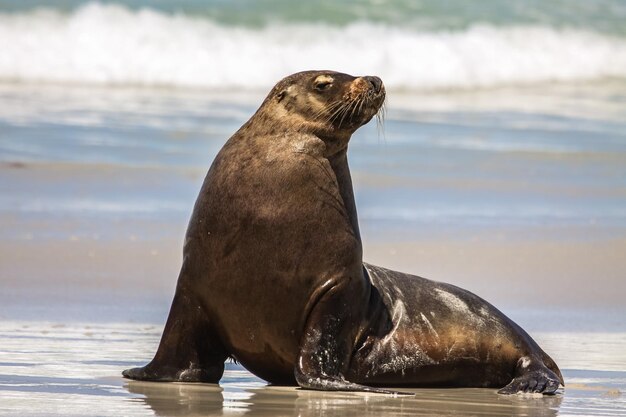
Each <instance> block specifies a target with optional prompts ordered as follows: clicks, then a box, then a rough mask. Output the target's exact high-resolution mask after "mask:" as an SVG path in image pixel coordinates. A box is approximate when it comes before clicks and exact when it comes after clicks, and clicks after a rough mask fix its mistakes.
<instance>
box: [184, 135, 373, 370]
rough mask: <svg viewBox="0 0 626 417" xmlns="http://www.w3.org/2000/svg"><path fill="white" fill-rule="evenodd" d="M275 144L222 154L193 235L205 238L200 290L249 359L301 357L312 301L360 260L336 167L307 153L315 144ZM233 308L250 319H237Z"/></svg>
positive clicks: (259, 143) (202, 198)
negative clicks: (326, 284)
mask: <svg viewBox="0 0 626 417" xmlns="http://www.w3.org/2000/svg"><path fill="white" fill-rule="evenodd" d="M271 139H272V140H274V142H272V143H270V144H268V143H263V142H262V141H260V140H257V141H256V142H255V143H252V144H248V146H245V147H242V146H239V144H235V145H230V146H229V147H225V149H224V150H223V151H222V153H221V154H220V155H218V157H217V158H216V163H215V164H214V166H213V167H212V168H211V171H210V172H209V175H208V176H207V179H206V181H205V184H204V186H203V190H202V192H201V196H200V197H199V201H198V203H197V205H196V209H195V212H194V219H192V221H193V222H194V227H195V228H196V230H195V231H194V232H193V235H200V236H202V239H201V242H199V243H201V244H202V245H203V253H205V256H206V258H207V259H206V264H207V272H206V276H207V277H208V279H207V280H204V281H203V282H202V285H203V286H205V288H204V291H205V293H206V297H205V299H206V300H207V303H208V308H209V309H210V310H211V311H212V313H213V314H215V315H216V316H218V317H220V322H221V323H222V332H223V337H224V339H225V340H228V341H230V343H229V344H230V345H231V346H234V347H236V348H239V349H241V350H242V351H245V352H246V353H247V354H256V353H258V354H259V355H260V356H263V357H272V355H278V356H282V357H292V356H293V358H295V355H296V354H297V350H298V343H299V340H300V337H301V332H302V328H303V326H304V317H303V314H304V310H305V306H307V304H308V302H309V300H310V298H311V297H312V294H313V293H314V292H315V290H316V288H318V287H319V286H320V285H322V284H323V283H324V282H326V280H327V279H328V277H329V276H331V275H333V274H336V273H337V271H338V270H340V269H341V268H345V265H346V264H352V263H354V259H355V258H357V257H358V258H359V259H360V255H361V247H360V242H359V240H358V238H357V237H356V234H355V233H354V230H352V226H351V223H350V218H349V215H348V213H347V210H346V208H345V205H344V202H343V200H342V198H341V194H340V192H339V185H338V182H337V178H336V176H335V174H334V171H333V169H332V168H331V166H330V164H329V163H328V161H327V160H325V159H324V158H323V157H321V156H320V155H319V154H316V153H315V148H311V146H315V145H316V143H315V142H314V141H311V140H307V138H301V139H300V140H293V138H290V137H278V138H271ZM267 140H270V138H267ZM191 227H192V226H191V224H190V229H191ZM237 308H239V309H242V310H243V309H245V310H246V312H247V314H246V315H245V316H243V315H241V314H232V312H233V310H234V309H237ZM235 350H236V349H235ZM268 351H269V352H268Z"/></svg>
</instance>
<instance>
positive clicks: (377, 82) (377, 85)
mask: <svg viewBox="0 0 626 417" xmlns="http://www.w3.org/2000/svg"><path fill="white" fill-rule="evenodd" d="M363 78H365V79H366V80H367V81H369V83H370V84H371V85H372V88H373V89H374V91H375V92H377V93H379V92H380V89H381V87H382V86H383V81H382V80H381V79H380V78H378V77H371V76H367V77H363Z"/></svg>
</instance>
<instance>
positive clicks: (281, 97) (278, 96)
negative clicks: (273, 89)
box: [276, 90, 287, 103]
mask: <svg viewBox="0 0 626 417" xmlns="http://www.w3.org/2000/svg"><path fill="white" fill-rule="evenodd" d="M286 95H287V90H283V91H281V92H280V93H278V94H276V101H277V102H279V103H280V102H281V101H282V99H284V98H285V96H286Z"/></svg>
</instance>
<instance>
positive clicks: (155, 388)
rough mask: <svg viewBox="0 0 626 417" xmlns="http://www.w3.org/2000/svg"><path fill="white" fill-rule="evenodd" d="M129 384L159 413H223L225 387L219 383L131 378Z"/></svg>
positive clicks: (131, 389) (193, 414)
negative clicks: (191, 382)
mask: <svg viewBox="0 0 626 417" xmlns="http://www.w3.org/2000/svg"><path fill="white" fill-rule="evenodd" d="M126 388H127V389H128V391H129V392H131V393H133V394H141V395H143V396H144V398H141V400H143V401H144V402H145V403H146V405H147V406H148V407H150V408H151V409H152V410H153V411H154V413H155V414H156V415H157V416H207V415H211V416H220V415H223V413H222V409H223V405H224V396H223V395H222V391H223V389H222V388H221V387H220V386H219V385H217V384H215V385H214V384H182V383H163V382H143V381H129V382H128V383H127V384H126Z"/></svg>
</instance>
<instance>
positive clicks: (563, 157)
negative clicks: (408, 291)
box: [0, 0, 626, 416]
mask: <svg viewBox="0 0 626 417" xmlns="http://www.w3.org/2000/svg"><path fill="white" fill-rule="evenodd" d="M624 22H626V1H624V0H595V1H583V0H551V1H539V0H518V1H505V0H480V1H468V0H446V1H442V0H415V1H409V0H398V1H385V0H371V1H364V0H346V1H330V0H328V1H316V2H295V1H288V0H258V1H252V0H247V1H246V0H232V1H227V0H206V1H200V0H180V1H173V0H172V1H166V0H153V1H147V0H146V1H132V0H131V1H101V2H93V1H78V0H56V1H31V0H22V1H17V0H15V1H9V0H0V397H2V401H0V415H107V414H109V415H110V414H112V413H113V414H116V415H154V414H158V415H200V414H201V415H207V414H211V413H212V412H216V413H218V414H220V413H221V412H223V413H224V414H225V415H228V413H229V412H233V413H238V412H241V411H242V410H243V411H246V410H247V411H248V412H250V413H252V414H255V413H256V414H257V415H276V412H277V411H276V410H282V411H281V412H283V414H284V415H292V414H294V412H295V411H297V413H296V414H301V415H311V414H313V415H317V414H316V413H317V412H318V411H319V410H320V409H321V408H320V407H325V408H324V410H338V412H339V413H341V414H342V415H345V413H348V412H353V413H355V414H354V415H368V414H367V413H370V414H369V415H381V413H383V412H387V413H388V414H389V415H392V414H393V412H392V411H393V410H396V411H398V410H399V409H395V408H393V407H397V406H398V403H393V402H388V399H386V400H385V402H384V407H383V406H382V405H381V407H382V408H376V407H374V406H372V407H373V408H367V407H366V408H367V409H363V408H359V407H361V406H362V405H363V404H362V402H361V399H360V397H355V398H356V400H355V402H341V401H340V397H332V396H327V395H326V396H325V395H322V394H319V393H316V394H310V396H308V395H309V394H307V393H306V392H305V393H304V394H303V393H302V392H301V391H295V390H291V391H288V392H287V391H280V389H278V391H272V389H276V388H272V387H270V388H268V387H265V386H264V385H263V383H262V381H260V380H258V379H255V378H254V377H252V376H251V375H250V374H248V373H247V372H245V371H244V370H242V369H241V368H237V366H235V365H229V366H231V368H229V373H227V377H226V378H225V380H224V381H223V384H222V387H223V391H220V389H217V388H210V389H209V388H206V387H205V388H206V390H205V388H197V390H196V388H189V386H179V385H176V386H174V387H173V388H172V386H171V384H164V385H160V386H159V387H158V388H155V387H154V386H153V385H150V384H147V385H146V386H143V385H141V384H139V385H137V384H135V385H133V384H132V383H131V384H130V385H128V384H126V385H124V382H123V381H122V380H121V379H120V377H119V371H121V369H124V368H125V367H128V366H131V365H133V366H135V365H140V364H142V363H145V361H147V360H149V359H150V356H151V354H152V353H153V352H154V349H155V348H156V345H157V343H158V338H159V335H160V331H161V329H162V325H163V322H164V320H165V318H166V315H167V312H168V309H169V303H170V301H171V297H172V294H173V291H174V287H175V284H176V277H177V275H178V269H179V266H180V261H181V255H182V253H181V251H182V244H183V243H182V242H183V236H184V233H185V228H186V225H187V222H188V220H189V216H190V214H191V210H192V208H193V203H194V201H195V198H196V196H197V193H198V190H199V188H200V185H201V183H202V180H203V178H204V175H205V174H206V171H207V170H208V168H209V166H210V164H211V162H212V160H213V158H214V156H215V154H216V153H217V152H218V151H219V149H220V148H221V146H222V145H223V143H224V142H225V141H226V140H227V139H228V138H229V137H230V136H231V135H232V134H233V133H234V132H235V131H236V130H237V129H238V128H239V126H241V125H242V124H243V123H244V122H245V121H246V120H247V119H248V118H249V117H250V115H252V113H253V112H254V111H255V110H256V108H257V107H258V106H259V104H260V103H261V101H262V100H263V98H264V96H265V95H266V94H267V92H268V91H269V90H270V88H271V87H272V86H273V85H274V84H275V83H276V82H277V81H278V80H279V79H281V78H282V77H284V76H286V75H288V74H291V73H293V72H296V71H301V70H308V69H332V70H338V71H342V72H347V73H351V74H354V75H377V76H380V77H381V78H382V79H383V81H384V82H385V85H386V87H387V90H388V99H387V106H386V107H387V113H386V117H385V121H384V123H383V124H382V125H380V126H377V125H376V124H375V123H373V122H372V123H370V124H369V125H367V126H365V127H363V128H361V129H360V130H359V131H357V133H356V134H355V135H354V136H353V138H352V140H351V144H350V151H349V160H350V166H351V171H352V175H353V179H354V187H355V193H356V200H357V208H358V213H359V220H360V226H361V232H362V237H363V241H364V250H365V259H366V260H367V261H369V262H373V263H377V264H380V265H384V266H387V267H391V268H394V269H399V270H403V271H407V272H411V273H414V274H418V275H422V276H425V277H427V278H431V279H435V280H439V281H445V282H450V283H453V284H455V285H459V286H461V287H464V288H467V289H469V290H471V291H474V292H475V293H477V294H478V295H480V296H482V297H484V298H486V299H487V300H489V301H490V302H492V303H493V304H495V305H496V306H497V307H498V308H500V309H501V310H502V311H504V312H505V313H506V314H507V315H509V316H510V317H512V318H513V319H514V320H516V321H517V322H518V323H519V324H520V325H522V327H524V328H525V329H526V330H528V331H529V332H530V334H531V335H532V336H533V337H535V338H536V339H537V340H538V341H539V342H540V344H541V345H542V346H543V347H544V348H545V349H546V350H547V351H548V353H549V354H551V355H552V356H553V357H554V358H555V360H556V361H557V363H559V364H560V365H561V367H562V368H563V369H564V374H565V377H566V381H567V382H568V389H567V391H566V394H565V395H564V396H561V397H557V398H556V399H554V401H551V402H543V400H534V401H535V402H533V403H532V404H530V403H528V402H527V401H525V400H524V401H521V400H515V399H513V400H511V399H507V400H503V399H502V398H501V397H497V396H495V394H494V395H491V394H492V393H490V392H487V393H485V392H483V391H484V390H482V391H481V390H478V391H472V390H468V391H467V392H465V391H455V392H452V391H445V390H442V391H438V393H437V396H438V397H437V398H439V400H437V401H434V402H433V400H432V396H431V394H430V393H429V392H427V391H425V392H424V393H422V394H420V393H418V394H420V395H422V397H419V396H418V399H416V400H415V401H416V402H413V400H410V401H409V400H407V401H409V402H406V403H404V404H405V405H404V406H403V407H405V408H406V410H411V412H412V414H416V415H417V414H419V412H423V413H424V414H425V415H432V414H433V413H436V414H441V415H446V413H454V412H457V413H461V414H462V413H467V412H468V409H467V407H468V405H467V404H469V403H473V404H482V405H480V406H477V407H478V408H477V409H476V410H473V414H475V415H494V414H495V415H518V414H524V413H529V412H530V411H529V408H528V407H531V408H532V410H531V411H532V414H534V415H546V416H547V415H574V414H583V415H620V414H623V413H624V410H626V402H625V400H624V397H623V395H622V392H623V391H624V390H626V356H624V352H626V307H625V306H624V300H625V299H626V272H625V271H626V24H624ZM242 308H245V306H242ZM168 386H169V388H168ZM203 390H204V391H203ZM207 390H208V391H207ZM254 398H256V400H255V399H254ZM259 398H261V399H260V400H259ZM420 398H422V399H426V401H425V402H423V403H422V402H420V401H421V400H420ZM120 399H122V401H121V402H120ZM353 399H354V398H353ZM127 400H128V401H127ZM203 401H204V402H203ZM206 401H208V402H206ZM381 401H382V400H381ZM503 401H504V402H503ZM51 404H52V405H51ZM155 404H156V405H155ZM372 404H373V402H372ZM381 404H383V403H382V402H381ZM451 404H456V405H454V406H452V405H451ZM187 405H188V407H187ZM176 406H179V408H176ZM159 407H162V408H163V407H164V408H163V409H164V410H165V411H159ZM168 407H169V408H168ZM172 407H174V408H172ZM229 407H230V408H229ZM272 407H278V408H272ZM281 407H282V408H281ZM390 407H391V408H390ZM420 407H421V408H420ZM429 407H431V408H429ZM450 407H452V408H450ZM498 407H504V408H498ZM400 408H402V407H400ZM215 410H218V411H215ZM229 410H230V411H229ZM259 410H260V411H259ZM268 410H269V411H268ZM294 410H295V411H294ZM389 410H392V411H389ZM420 410H421V411H420ZM455 410H456V411H455ZM194 413H195V414H194ZM263 413H265V414H263ZM398 413H400V411H398ZM498 413H499V414H498ZM283 414H281V415H283Z"/></svg>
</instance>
